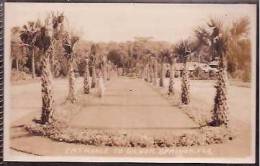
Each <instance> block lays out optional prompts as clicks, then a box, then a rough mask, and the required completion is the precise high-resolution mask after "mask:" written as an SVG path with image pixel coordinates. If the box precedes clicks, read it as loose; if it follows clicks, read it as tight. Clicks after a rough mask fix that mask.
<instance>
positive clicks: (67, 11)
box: [5, 3, 256, 42]
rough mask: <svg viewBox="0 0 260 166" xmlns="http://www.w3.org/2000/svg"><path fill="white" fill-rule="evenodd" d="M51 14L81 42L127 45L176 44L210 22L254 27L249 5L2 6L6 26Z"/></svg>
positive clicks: (24, 4) (253, 15) (252, 12)
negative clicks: (145, 41) (245, 21)
mask: <svg viewBox="0 0 260 166" xmlns="http://www.w3.org/2000/svg"><path fill="white" fill-rule="evenodd" d="M51 11H63V12H64V15H65V17H66V22H65V26H66V27H67V29H69V31H73V32H74V33H77V34H79V35H80V37H81V38H82V39H85V40H91V41H95V42H100V41H103V42H108V41H127V40H133V38H134V37H139V36H143V37H153V40H161V41H169V42H176V41H179V40H182V39H186V38H189V37H190V36H192V35H193V30H194V28H196V27H197V26H199V25H203V24H205V22H207V20H208V19H209V18H220V19H221V20H223V21H224V23H225V24H227V25H228V24H230V23H231V22H232V21H234V20H236V19H238V18H240V17H243V16H248V17H249V18H250V21H251V25H252V27H255V19H256V6H255V5H248V4H233V5H227V4H225V5H216V4H214V5H212V4H211V5H210V4H193V5H192V4H135V3H128V4H93V3H92V4H80V3H75V4H72V3H67V4H62V3H51V4H50V3H5V12H6V13H5V26H6V27H7V28H6V30H10V28H11V27H13V26H21V25H23V24H24V23H26V22H27V21H30V20H36V19H37V18H40V19H42V20H44V18H45V17H46V15H47V13H50V12H51Z"/></svg>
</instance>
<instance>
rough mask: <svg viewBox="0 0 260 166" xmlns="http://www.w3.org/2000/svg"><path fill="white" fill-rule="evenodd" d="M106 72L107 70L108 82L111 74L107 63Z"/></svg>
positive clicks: (109, 65)
mask: <svg viewBox="0 0 260 166" xmlns="http://www.w3.org/2000/svg"><path fill="white" fill-rule="evenodd" d="M106 70H107V81H109V80H110V74H111V64H110V63H108V65H107V68H106Z"/></svg>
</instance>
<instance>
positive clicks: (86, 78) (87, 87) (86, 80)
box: [84, 57, 90, 94]
mask: <svg viewBox="0 0 260 166" xmlns="http://www.w3.org/2000/svg"><path fill="white" fill-rule="evenodd" d="M85 62H86V66H85V73H84V93H85V94H89V92H90V74H89V59H88V57H87V58H86V60H85Z"/></svg>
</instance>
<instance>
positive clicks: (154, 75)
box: [152, 56, 158, 86]
mask: <svg viewBox="0 0 260 166" xmlns="http://www.w3.org/2000/svg"><path fill="white" fill-rule="evenodd" d="M157 65H158V64H157V59H156V57H154V56H153V57H152V81H153V85H154V86H156V85H157Z"/></svg>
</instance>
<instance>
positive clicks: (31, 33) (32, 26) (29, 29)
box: [20, 21, 41, 78]
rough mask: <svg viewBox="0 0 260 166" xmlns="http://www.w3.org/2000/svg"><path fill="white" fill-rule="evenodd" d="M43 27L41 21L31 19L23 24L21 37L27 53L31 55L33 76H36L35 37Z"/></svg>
mask: <svg viewBox="0 0 260 166" xmlns="http://www.w3.org/2000/svg"><path fill="white" fill-rule="evenodd" d="M40 27H41V25H40V22H38V21H37V22H33V21H29V22H28V24H27V25H23V29H22V30H21V34H20V39H21V41H22V43H23V46H25V48H26V50H27V54H28V55H29V56H30V57H31V70H32V77H33V78H35V47H34V43H35V38H36V34H37V31H38V29H39V28H40Z"/></svg>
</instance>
